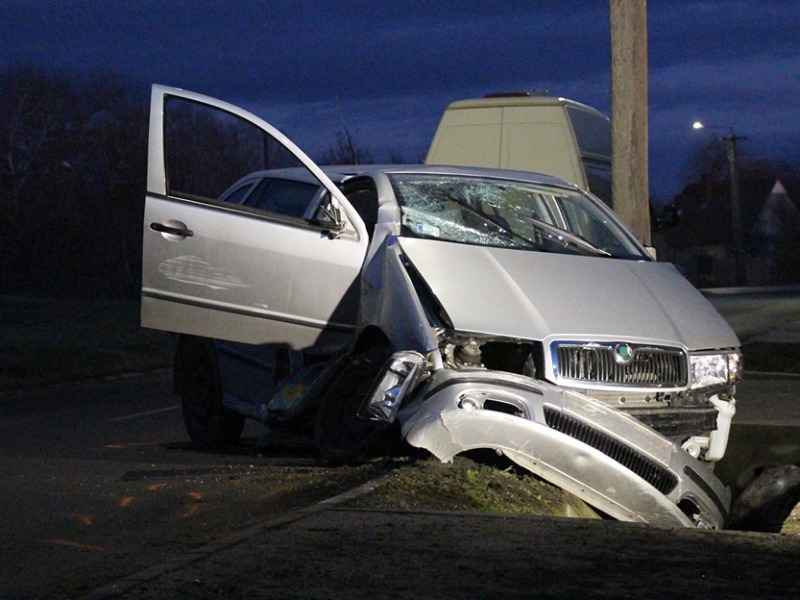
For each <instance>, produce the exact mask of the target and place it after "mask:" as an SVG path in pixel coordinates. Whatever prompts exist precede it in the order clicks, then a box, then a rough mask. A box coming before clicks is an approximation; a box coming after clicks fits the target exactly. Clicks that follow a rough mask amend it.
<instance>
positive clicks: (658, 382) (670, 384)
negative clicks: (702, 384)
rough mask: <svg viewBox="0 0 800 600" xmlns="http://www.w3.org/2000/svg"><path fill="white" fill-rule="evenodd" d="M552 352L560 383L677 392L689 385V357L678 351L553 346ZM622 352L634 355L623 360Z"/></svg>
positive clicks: (615, 345)
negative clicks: (565, 380)
mask: <svg viewBox="0 0 800 600" xmlns="http://www.w3.org/2000/svg"><path fill="white" fill-rule="evenodd" d="M621 347H624V348H621ZM551 349H552V357H553V369H554V371H555V375H556V377H557V378H558V379H567V380H570V381H574V382H581V383H589V384H606V385H614V386H628V387H644V388H677V387H683V386H685V385H686V383H687V376H688V375H687V374H688V367H687V358H686V354H685V353H684V352H683V351H682V350H680V349H678V348H668V347H654V346H649V345H642V344H624V343H617V342H613V343H581V342H554V343H553V344H552V346H551ZM623 350H624V351H630V352H631V353H632V355H631V356H630V357H628V359H627V360H625V357H623V356H621V355H622V354H625V352H623Z"/></svg>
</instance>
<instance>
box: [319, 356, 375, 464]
mask: <svg viewBox="0 0 800 600" xmlns="http://www.w3.org/2000/svg"><path fill="white" fill-rule="evenodd" d="M388 357H389V350H388V349H386V348H373V349H372V350H368V351H367V352H365V353H364V354H361V355H358V356H355V357H353V358H352V359H350V362H349V363H348V364H347V365H346V366H345V367H344V368H343V369H342V371H341V372H340V373H339V375H338V376H337V377H336V379H334V381H333V383H331V386H330V387H329V388H328V390H327V392H326V393H325V396H324V398H323V399H322V402H321V404H320V406H319V410H318V411H317V418H316V421H315V424H314V438H315V440H316V443H317V448H318V449H319V453H320V456H322V458H323V459H324V460H326V461H328V462H332V463H335V464H353V463H358V462H361V461H363V460H365V459H367V458H369V457H371V456H375V455H377V454H379V453H380V452H381V451H382V450H383V449H384V448H385V447H386V442H387V438H388V436H389V435H390V430H389V428H387V427H386V425H385V424H384V423H375V422H373V421H367V420H364V419H361V418H360V417H359V416H358V414H357V413H358V409H359V407H360V406H361V403H362V401H363V400H364V396H365V395H366V394H367V392H368V391H369V389H370V387H371V385H372V382H373V380H374V379H375V377H376V376H377V375H378V373H380V370H381V367H383V365H384V363H385V362H386V359H387V358H388Z"/></svg>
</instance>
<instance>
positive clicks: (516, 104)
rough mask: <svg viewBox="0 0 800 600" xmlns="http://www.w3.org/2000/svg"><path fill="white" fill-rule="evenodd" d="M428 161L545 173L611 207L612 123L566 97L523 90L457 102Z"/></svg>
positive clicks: (444, 120) (435, 139)
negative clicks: (517, 92)
mask: <svg viewBox="0 0 800 600" xmlns="http://www.w3.org/2000/svg"><path fill="white" fill-rule="evenodd" d="M425 162H426V163H427V164H439V165H462V166H475V167H492V168H500V169H516V170H520V171H535V172H538V173H546V174H548V175H554V176H556V177H559V178H560V179H564V180H566V181H569V182H571V183H574V184H576V185H578V186H579V187H581V188H583V189H585V190H589V191H590V192H592V193H593V194H594V195H595V196H597V197H598V198H600V199H601V200H603V202H605V203H606V204H607V205H609V206H610V205H611V121H610V119H609V118H608V117H607V116H605V115H604V114H603V113H601V112H600V111H598V110H595V109H594V108H592V107H590V106H586V105H585V104H581V103H579V102H575V101H573V100H568V99H566V98H557V97H554V96H547V95H544V94H539V93H521V94H496V95H489V96H486V97H485V98H481V99H477V100H459V101H458V102H453V103H452V104H450V105H449V106H448V107H447V109H445V111H444V114H443V115H442V120H441V121H440V123H439V127H438V128H437V129H436V134H435V135H434V137H433V142H432V143H431V147H430V149H429V150H428V156H427V158H426V159H425Z"/></svg>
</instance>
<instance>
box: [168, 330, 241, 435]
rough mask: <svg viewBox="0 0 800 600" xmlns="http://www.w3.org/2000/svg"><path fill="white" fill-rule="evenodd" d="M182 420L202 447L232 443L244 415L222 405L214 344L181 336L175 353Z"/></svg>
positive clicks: (189, 432)
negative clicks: (177, 365)
mask: <svg viewBox="0 0 800 600" xmlns="http://www.w3.org/2000/svg"><path fill="white" fill-rule="evenodd" d="M178 360H179V361H180V373H181V384H180V386H179V389H180V396H181V405H182V408H183V421H184V424H185V425H186V431H187V433H188V434H189V438H190V439H191V440H192V441H193V442H194V443H195V444H197V445H198V446H202V447H204V448H224V447H227V446H233V445H235V444H236V443H237V442H238V441H239V438H240V437H241V435H242V430H243V429H244V422H245V417H244V416H243V415H240V414H239V413H236V412H234V411H232V410H230V409H228V408H225V406H223V404H222V383H221V378H220V372H219V364H218V362H217V354H216V349H215V347H214V343H213V342H212V341H211V340H208V339H201V338H184V339H183V340H182V342H181V345H180V347H179V352H178Z"/></svg>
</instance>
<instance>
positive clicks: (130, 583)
mask: <svg viewBox="0 0 800 600" xmlns="http://www.w3.org/2000/svg"><path fill="white" fill-rule="evenodd" d="M380 479H381V478H378V479H375V480H372V481H367V482H366V483H362V484H361V485H359V486H357V487H355V488H352V489H350V490H347V491H345V492H342V493H341V494H337V495H336V496H332V497H331V498H327V499H325V500H321V501H320V502H317V503H316V504H312V505H311V506H307V507H305V508H300V509H297V510H295V511H292V512H290V513H288V514H285V515H283V516H280V517H276V518H272V519H267V520H266V521H263V522H261V523H258V524H256V525H252V526H250V527H248V528H246V529H242V530H241V531H237V532H236V533H232V534H230V535H227V536H225V537H224V538H222V539H219V540H217V541H215V542H211V543H210V544H206V545H204V546H201V547H199V548H196V549H195V550H191V551H189V552H186V553H184V554H181V555H180V556H176V557H173V558H171V559H169V560H167V561H165V562H163V563H161V564H158V565H153V566H151V567H147V568H145V569H142V570H141V571H137V572H136V573H133V574H130V575H125V576H124V577H120V578H118V579H116V580H114V581H112V582H111V583H108V584H106V585H104V586H102V587H99V588H96V589H94V590H92V591H91V592H89V593H88V594H86V595H85V596H81V598H82V599H84V600H99V599H106V598H116V597H120V596H123V595H124V594H126V593H127V592H129V591H131V590H132V589H134V588H135V587H137V586H139V585H142V584H144V583H148V582H150V581H153V580H155V579H158V578H160V577H163V576H164V575H169V574H171V573H174V572H176V571H180V570H181V569H184V568H186V567H187V566H189V565H191V564H194V563H196V562H199V561H201V560H203V559H205V558H208V557H209V556H212V555H214V554H216V553H218V552H222V551H224V550H227V549H228V548H231V547H233V546H236V545H237V544H241V543H242V542H246V541H247V540H249V539H251V538H253V537H255V536H257V535H261V534H263V533H266V532H267V531H270V530H273V529H278V528H280V527H284V526H286V525H290V524H292V523H296V522H297V521H302V520H303V519H306V518H308V517H310V516H312V515H316V514H318V513H320V512H322V511H324V510H327V509H329V508H331V507H334V506H337V505H340V504H343V503H345V502H349V501H350V500H352V499H354V498H358V497H359V496H363V495H364V494H368V493H369V492H371V491H372V490H373V489H375V486H376V485H378V482H379V481H380Z"/></svg>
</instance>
